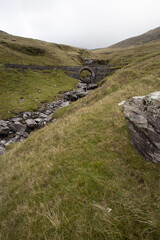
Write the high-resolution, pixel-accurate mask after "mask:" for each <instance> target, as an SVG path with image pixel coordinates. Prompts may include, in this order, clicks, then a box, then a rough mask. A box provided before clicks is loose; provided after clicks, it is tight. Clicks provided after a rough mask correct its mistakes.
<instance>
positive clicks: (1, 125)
mask: <svg viewBox="0 0 160 240" xmlns="http://www.w3.org/2000/svg"><path fill="white" fill-rule="evenodd" d="M8 134H9V126H8V122H7V121H3V120H0V136H2V137H5V136H8Z"/></svg>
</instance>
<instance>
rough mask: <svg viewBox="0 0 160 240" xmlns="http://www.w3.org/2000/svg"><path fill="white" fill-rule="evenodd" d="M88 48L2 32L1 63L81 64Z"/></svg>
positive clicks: (0, 40) (0, 41) (88, 54)
mask: <svg viewBox="0 0 160 240" xmlns="http://www.w3.org/2000/svg"><path fill="white" fill-rule="evenodd" d="M92 55H93V54H92V53H90V52H89V51H87V50H83V49H80V48H75V47H71V46H67V45H62V44H55V43H49V42H44V41H40V40H36V39H30V38H23V37H16V36H13V35H10V34H7V33H5V32H3V31H2V32H0V64H4V63H19V64H39V65H55V66H57V65H79V64H82V62H83V61H82V59H83V58H85V57H88V58H89V57H92Z"/></svg>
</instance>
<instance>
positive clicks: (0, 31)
mask: <svg viewBox="0 0 160 240" xmlns="http://www.w3.org/2000/svg"><path fill="white" fill-rule="evenodd" d="M0 33H5V34H8V33H7V32H4V31H2V30H0Z"/></svg>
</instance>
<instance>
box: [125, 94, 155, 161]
mask: <svg viewBox="0 0 160 240" xmlns="http://www.w3.org/2000/svg"><path fill="white" fill-rule="evenodd" d="M122 111H123V113H124V115H125V117H126V120H127V123H128V127H129V129H130V135H131V141H132V143H133V146H134V147H135V149H136V150H137V152H138V153H140V154H141V155H142V156H143V157H144V158H145V159H147V160H151V161H152V162H155V163H157V162H160V92H154V93H151V94H149V95H147V96H141V97H133V98H131V99H130V100H128V101H127V102H126V103H125V104H124V106H123V108H122Z"/></svg>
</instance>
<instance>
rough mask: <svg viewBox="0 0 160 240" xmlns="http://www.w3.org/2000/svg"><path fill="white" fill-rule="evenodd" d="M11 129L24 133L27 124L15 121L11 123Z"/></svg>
mask: <svg viewBox="0 0 160 240" xmlns="http://www.w3.org/2000/svg"><path fill="white" fill-rule="evenodd" d="M11 129H12V130H13V131H14V132H18V133H21V134H23V133H24V132H25V131H26V126H25V125H23V124H22V123H20V122H14V123H13V124H11Z"/></svg>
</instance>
